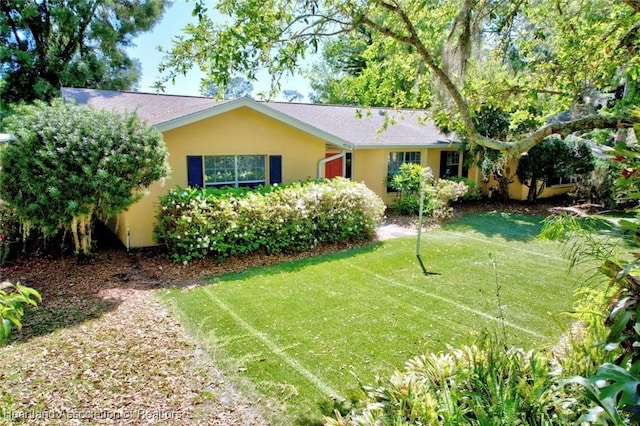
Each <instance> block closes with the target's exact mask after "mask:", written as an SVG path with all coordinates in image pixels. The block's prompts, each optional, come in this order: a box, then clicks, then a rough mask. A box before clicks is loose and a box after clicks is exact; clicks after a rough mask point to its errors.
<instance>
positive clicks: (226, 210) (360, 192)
mask: <svg viewBox="0 0 640 426" xmlns="http://www.w3.org/2000/svg"><path fill="white" fill-rule="evenodd" d="M270 188H271V190H267V191H264V190H263V191H247V192H239V191H237V190H233V189H232V190H230V191H229V192H225V191H219V190H216V191H211V192H208V191H203V190H199V189H193V188H188V189H183V188H178V189H175V190H172V191H170V192H169V194H167V195H166V196H164V197H162V198H161V199H160V206H161V208H160V211H159V214H158V215H157V217H156V219H157V222H156V223H157V224H156V227H155V229H154V237H155V238H156V240H157V241H158V243H160V244H163V245H164V246H165V247H166V248H167V249H168V250H169V252H170V253H171V255H172V257H173V259H174V260H176V261H182V262H185V263H186V262H188V261H190V260H192V259H197V258H204V257H206V256H215V257H217V258H218V259H219V260H224V259H225V258H227V257H229V256H232V255H237V254H248V253H254V252H261V253H267V254H275V253H283V252H296V251H303V250H307V249H309V248H312V247H314V246H317V245H319V244H326V243H340V242H362V241H366V240H369V239H371V238H372V237H373V235H374V233H375V229H376V227H377V226H378V225H379V224H380V223H381V221H382V217H383V215H384V210H385V206H384V203H383V202H382V200H381V199H380V197H378V196H377V195H376V194H375V193H374V192H372V191H371V190H370V189H368V188H367V187H366V186H365V185H364V184H361V183H355V182H352V181H350V180H348V179H343V178H336V179H332V180H330V181H321V182H305V183H296V184H291V185H287V186H283V187H270Z"/></svg>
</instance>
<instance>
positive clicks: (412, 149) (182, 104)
mask: <svg viewBox="0 0 640 426" xmlns="http://www.w3.org/2000/svg"><path fill="white" fill-rule="evenodd" d="M62 97H63V99H65V100H67V101H70V102H75V103H77V104H85V105H90V106H92V107H95V108H102V109H106V110H112V111H116V112H125V111H128V112H134V111H135V112H136V113H137V114H138V115H139V116H140V118H141V119H143V120H144V121H146V122H147V123H148V124H149V125H152V126H154V127H155V128H157V129H158V130H159V131H160V132H162V134H163V136H164V141H165V143H166V146H167V150H168V152H169V163H170V166H171V175H170V176H169V179H167V180H166V182H165V183H164V185H161V184H160V183H155V184H153V185H152V186H151V187H150V188H149V191H148V194H147V195H146V196H145V197H143V199H142V200H140V201H139V202H137V203H136V204H134V205H132V206H131V207H130V208H129V209H128V210H127V211H126V212H123V213H121V214H120V216H119V217H118V218H114V221H113V223H117V224H118V225H117V229H116V233H117V235H118V237H119V238H120V240H121V241H122V242H123V243H124V244H125V245H127V247H145V246H152V245H156V242H155V241H154V240H153V236H152V230H153V226H154V220H155V219H154V217H155V215H156V209H157V201H158V198H159V197H160V196H162V195H164V194H166V192H167V191H168V190H169V189H171V188H174V187H176V186H182V187H185V186H187V185H191V186H194V185H195V186H201V187H202V186H225V185H234V186H255V185H260V184H267V185H268V184H276V183H290V182H294V181H300V180H305V179H310V178H311V179H315V178H323V177H326V178H331V177H335V176H344V177H347V178H350V179H353V180H355V181H358V182H364V183H365V184H366V185H367V186H368V187H369V188H370V189H372V190H373V191H374V192H376V193H377V194H378V195H379V196H380V197H381V198H382V199H383V200H384V201H385V202H386V203H390V202H391V201H392V200H393V198H394V197H395V196H396V194H395V193H393V192H390V191H389V189H388V188H387V184H386V181H387V176H388V175H392V174H394V173H395V172H396V171H397V170H398V169H399V167H400V165H401V164H402V163H406V162H410V163H418V164H421V165H423V166H429V167H430V168H431V169H432V170H433V173H434V175H435V176H440V177H444V176H464V177H468V178H471V179H473V180H476V181H477V182H479V183H480V179H481V177H480V176H479V172H478V170H477V169H476V168H475V167H471V169H466V168H464V167H463V155H462V154H459V153H458V152H457V149H458V144H456V143H455V142H453V141H451V140H450V139H449V138H448V137H447V136H446V135H444V134H443V133H441V132H440V131H439V130H438V129H437V127H436V126H435V125H434V124H433V123H431V122H426V123H424V122H423V120H421V118H422V117H423V114H422V113H421V112H420V111H401V112H396V111H393V110H391V109H380V108H373V109H371V110H369V111H364V110H362V109H361V108H357V107H352V106H335V105H317V104H300V103H278V102H258V101H255V100H253V99H250V98H241V99H235V100H226V101H216V100H213V99H211V98H205V97H192V96H175V95H158V94H150V93H139V92H116V91H107V90H93V89H74V88H63V89H62ZM388 119H390V120H392V121H393V125H389V126H386V127H385V126H384V124H385V122H388V121H389V120H388ZM383 129H384V130H383ZM515 184H516V185H512V187H513V188H511V189H510V193H511V194H510V195H511V196H512V198H514V199H526V187H524V185H521V184H519V182H515ZM490 185H491V182H487V183H481V187H482V188H483V190H485V191H487V190H488V187H489V186H490ZM516 186H518V187H522V188H521V189H519V188H516Z"/></svg>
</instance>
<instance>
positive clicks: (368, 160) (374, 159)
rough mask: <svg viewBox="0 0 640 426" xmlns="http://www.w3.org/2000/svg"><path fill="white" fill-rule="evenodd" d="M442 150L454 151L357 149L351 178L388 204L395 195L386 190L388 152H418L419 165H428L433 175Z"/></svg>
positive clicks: (436, 171) (437, 174)
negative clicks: (363, 184) (362, 183)
mask: <svg viewBox="0 0 640 426" xmlns="http://www.w3.org/2000/svg"><path fill="white" fill-rule="evenodd" d="M442 151H455V149H452V148H451V147H446V148H424V149H416V148H393V149H390V148H380V149H359V150H356V151H355V152H354V159H353V180H354V181H356V182H364V183H365V185H367V187H369V189H371V190H372V191H373V192H375V193H376V194H378V195H379V196H380V198H382V200H383V201H384V203H385V204H386V205H390V204H392V203H393V202H394V200H395V199H396V197H397V194H396V193H395V192H387V184H386V178H387V166H388V161H389V153H390V152H420V165H421V166H423V167H430V168H431V170H432V172H433V174H434V176H436V177H437V176H439V173H440V154H441V152H442ZM462 162H463V158H462V156H460V165H459V167H458V176H460V175H461V174H462Z"/></svg>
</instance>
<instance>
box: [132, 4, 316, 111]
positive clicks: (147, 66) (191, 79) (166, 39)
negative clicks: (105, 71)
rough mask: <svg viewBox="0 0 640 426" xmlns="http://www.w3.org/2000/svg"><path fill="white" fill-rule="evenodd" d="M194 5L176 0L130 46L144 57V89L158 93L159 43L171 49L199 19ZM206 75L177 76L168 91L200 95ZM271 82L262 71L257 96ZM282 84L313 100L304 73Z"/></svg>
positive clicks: (256, 84) (255, 88) (255, 85)
mask: <svg viewBox="0 0 640 426" xmlns="http://www.w3.org/2000/svg"><path fill="white" fill-rule="evenodd" d="M193 5H194V3H193V2H186V1H185V0H175V2H174V3H173V5H172V6H171V7H170V8H169V9H167V10H166V11H165V13H164V15H163V17H162V20H161V21H160V22H158V23H157V24H156V26H155V27H154V28H153V30H152V31H151V32H148V33H144V34H141V35H140V36H138V37H136V38H135V39H134V41H133V42H134V44H135V47H131V48H129V49H127V51H128V52H129V56H130V57H131V58H136V59H138V60H140V63H141V65H142V76H141V78H140V81H139V85H138V90H139V91H140V92H155V89H154V88H153V83H154V82H155V81H156V79H157V77H158V65H159V64H160V61H161V59H162V55H163V54H162V53H160V52H158V50H157V46H163V47H164V48H165V49H167V50H168V49H169V48H170V47H171V40H172V39H173V38H174V37H175V36H176V35H178V34H180V32H181V30H182V28H183V27H184V26H185V25H186V24H188V23H189V22H194V23H195V22H196V18H195V17H193V16H191V11H192V10H193ZM202 75H203V74H202V73H201V72H200V71H199V70H197V69H194V70H193V71H191V73H189V74H187V76H186V77H180V78H176V81H175V85H174V84H172V83H171V82H168V83H167V84H166V90H165V92H164V93H167V94H172V95H189V96H199V95H200V79H201V77H202ZM269 85H270V78H269V75H268V74H267V73H266V72H265V73H262V75H261V76H260V78H259V80H258V81H257V82H253V95H254V96H257V94H258V93H259V92H267V91H268V90H269ZM281 87H282V88H283V89H286V90H297V91H298V92H300V93H301V94H302V95H304V97H305V98H304V99H302V102H309V98H308V95H309V92H311V87H310V85H309V83H308V81H306V80H305V79H304V78H303V77H302V76H296V77H294V78H289V79H288V80H287V81H285V82H283V84H282V86H281ZM275 100H284V98H282V97H278V98H276V99H275Z"/></svg>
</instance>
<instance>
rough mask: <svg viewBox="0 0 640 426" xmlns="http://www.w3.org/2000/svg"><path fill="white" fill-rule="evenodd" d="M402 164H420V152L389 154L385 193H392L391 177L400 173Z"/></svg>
mask: <svg viewBox="0 0 640 426" xmlns="http://www.w3.org/2000/svg"><path fill="white" fill-rule="evenodd" d="M404 163H409V164H420V151H406V152H390V153H389V159H388V161H387V192H394V191H395V190H394V189H393V188H391V181H392V180H393V177H394V176H395V175H397V174H398V172H399V171H400V166H402V165H403V164H404Z"/></svg>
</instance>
